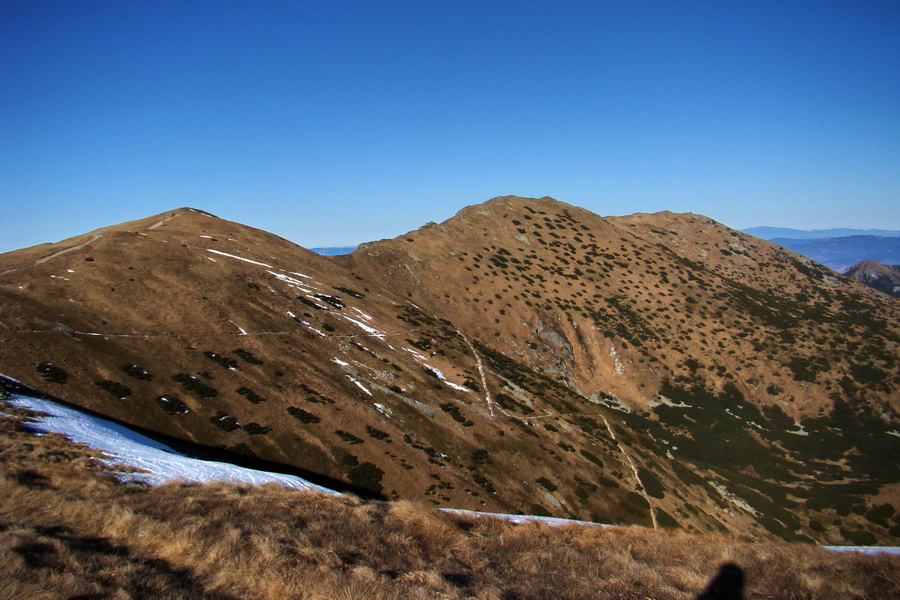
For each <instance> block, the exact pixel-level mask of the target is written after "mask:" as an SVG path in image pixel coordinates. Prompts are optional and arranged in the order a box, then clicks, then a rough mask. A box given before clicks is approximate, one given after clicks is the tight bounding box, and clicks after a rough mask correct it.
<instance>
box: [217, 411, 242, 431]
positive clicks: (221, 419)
mask: <svg viewBox="0 0 900 600" xmlns="http://www.w3.org/2000/svg"><path fill="white" fill-rule="evenodd" d="M209 422H210V423H212V424H213V425H215V426H216V427H218V428H219V429H221V430H222V431H236V430H238V429H240V428H241V426H240V424H238V420H237V419H236V418H235V417H232V416H231V415H229V414H228V413H227V412H225V411H224V410H219V411H216V414H215V415H214V416H212V417H210V418H209Z"/></svg>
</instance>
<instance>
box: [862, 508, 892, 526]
mask: <svg viewBox="0 0 900 600" xmlns="http://www.w3.org/2000/svg"><path fill="white" fill-rule="evenodd" d="M892 516H894V507H893V506H892V505H890V504H876V505H875V506H873V507H872V508H871V509H869V512H867V513H866V518H867V519H868V520H869V521H871V522H873V523H877V524H878V525H881V526H882V527H888V519H890V518H891V517H892Z"/></svg>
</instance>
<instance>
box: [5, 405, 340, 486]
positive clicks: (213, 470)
mask: <svg viewBox="0 0 900 600" xmlns="http://www.w3.org/2000/svg"><path fill="white" fill-rule="evenodd" d="M7 402H9V404H11V405H13V406H15V407H17V408H24V409H27V410H33V411H38V412H42V413H46V415H47V416H38V417H35V418H34V419H31V420H29V421H28V426H29V427H30V428H32V429H35V430H38V431H42V432H53V433H61V434H63V435H66V436H68V437H69V438H71V439H72V440H73V441H75V442H80V443H82V444H85V445H87V446H90V447H91V448H94V449H96V450H100V451H102V452H103V453H104V454H106V455H107V456H108V457H109V458H108V460H107V462H108V463H109V464H115V463H121V464H126V465H128V466H131V467H135V468H137V469H143V470H145V471H148V473H127V474H126V473H122V474H120V475H119V477H120V478H122V479H125V480H138V481H144V482H146V483H149V484H151V485H160V484H163V483H166V482H169V481H190V482H195V483H206V482H210V481H226V482H233V483H250V484H254V485H262V484H265V483H277V484H280V485H283V486H285V487H289V488H293V489H297V490H306V491H318V492H325V493H328V494H337V492H335V491H333V490H329V489H327V488H324V487H321V486H318V485H315V484H313V483H310V482H308V481H306V480H305V479H302V478H300V477H297V476H295V475H285V474H282V473H272V472H269V471H257V470H255V469H248V468H245V467H239V466H237V465H232V464H230V463H222V462H215V461H209V460H201V459H198V458H191V457H189V456H187V455H186V454H182V453H180V452H178V451H176V450H174V449H173V448H171V447H169V446H167V445H165V444H163V443H161V442H157V441H156V440H153V439H151V438H149V437H147V436H144V435H141V434H139V433H137V432H135V431H132V430H130V429H128V428H127V427H123V426H122V425H117V424H116V423H113V422H111V421H107V420H106V419H101V418H99V417H93V416H91V415H87V414H85V413H82V412H80V411H78V410H75V409H73V408H68V407H66V406H62V405H60V404H57V403H55V402H51V401H49V400H39V399H37V398H31V397H29V396H22V395H18V394H14V395H13V396H12V399H11V400H8V401H7Z"/></svg>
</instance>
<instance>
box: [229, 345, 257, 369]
mask: <svg viewBox="0 0 900 600" xmlns="http://www.w3.org/2000/svg"><path fill="white" fill-rule="evenodd" d="M232 354H234V355H235V356H238V357H240V358H242V359H244V360H245V361H246V362H248V363H250V364H251V365H261V364H263V361H261V360H259V359H258V358H256V357H255V356H253V354H251V353H250V352H248V351H247V350H244V349H243V348H236V349H234V350H232Z"/></svg>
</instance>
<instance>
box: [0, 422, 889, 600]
mask: <svg viewBox="0 0 900 600" xmlns="http://www.w3.org/2000/svg"><path fill="white" fill-rule="evenodd" d="M7 412H15V411H12V410H8V411H7ZM106 469H107V467H104V466H103V465H102V464H100V463H98V462H97V461H96V460H94V458H92V455H91V452H90V451H89V450H88V449H86V448H83V447H80V446H76V445H73V444H71V443H69V442H68V441H67V440H65V438H63V437H61V436H56V435H48V436H35V435H33V434H31V433H29V432H27V431H26V430H23V429H22V428H21V427H20V426H19V424H18V423H17V422H16V419H14V418H0V598H3V599H10V600H12V599H16V600H18V599H21V598H36V599H37V598H68V599H73V600H74V599H76V598H77V599H80V600H88V599H102V598H110V599H112V598H116V599H119V598H190V599H193V598H196V599H207V598H209V599H229V598H241V599H244V598H254V599H255V598H259V599H266V600H279V599H301V598H302V599H310V600H313V599H322V600H324V599H342V600H343V599H346V600H350V599H354V600H356V599H359V600H363V599H366V600H368V599H376V600H377V599H384V600H389V599H400V598H403V599H432V598H441V599H457V598H460V599H461V598H478V599H484V600H488V599H490V600H517V599H521V600H526V599H527V600H541V599H551V598H552V599H572V600H582V599H584V600H587V599H612V598H623V599H624V598H634V599H644V598H655V599H689V598H694V597H696V595H697V594H698V593H699V592H700V591H702V590H703V588H704V587H705V586H706V584H707V582H708V581H709V579H710V578H711V577H712V576H713V575H714V574H715V573H716V571H717V569H718V568H719V566H720V565H722V564H724V563H728V562H731V563H734V564H736V565H738V566H739V567H740V568H741V569H743V571H744V574H745V577H746V582H747V590H746V592H747V594H746V595H747V597H748V598H796V599H800V598H823V599H828V598H835V599H837V598H841V599H844V598H873V599H874V598H890V597H900V568H898V567H900V559H898V558H896V557H884V556H882V557H867V556H860V555H838V554H834V553H831V552H827V551H824V550H821V549H818V548H815V547H811V546H800V545H789V544H780V543H768V542H767V543H759V542H754V541H750V540H743V539H736V538H732V537H725V536H713V535H703V536H697V535H691V534H688V533H681V532H667V533H659V532H654V531H651V530H647V529H642V528H619V529H605V528H599V527H584V526H576V525H572V526H564V527H549V526H546V525H543V524H538V523H530V524H524V525H514V524H511V523H508V522H504V521H500V520H497V519H488V518H474V517H468V516H456V515H448V514H444V513H439V512H435V511H433V510H431V509H428V508H425V507H422V506H420V505H417V504H413V503H410V502H395V503H384V502H363V501H361V500H359V499H357V498H354V497H331V496H324V495H317V494H310V493H301V492H296V491H292V490H287V489H284V488H281V487H278V486H274V485H272V486H263V487H249V486H229V485H205V486H201V485H187V484H171V485H166V486H162V487H157V488H150V487H138V486H135V485H123V484H120V483H117V482H116V481H115V480H114V479H113V478H112V477H110V476H109V475H107V474H104V471H105V470H106Z"/></svg>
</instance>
